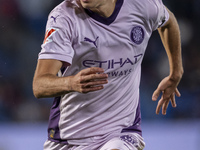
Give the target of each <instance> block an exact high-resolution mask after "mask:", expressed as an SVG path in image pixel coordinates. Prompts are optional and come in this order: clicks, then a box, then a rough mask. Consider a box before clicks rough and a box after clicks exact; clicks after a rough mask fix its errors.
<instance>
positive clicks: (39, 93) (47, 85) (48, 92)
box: [33, 74, 71, 98]
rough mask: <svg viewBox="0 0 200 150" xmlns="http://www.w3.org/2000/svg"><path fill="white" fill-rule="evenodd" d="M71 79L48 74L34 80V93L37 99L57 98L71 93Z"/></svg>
mask: <svg viewBox="0 0 200 150" xmlns="http://www.w3.org/2000/svg"><path fill="white" fill-rule="evenodd" d="M69 82H70V77H57V76H55V75H51V74H46V75H42V76H40V77H37V78H35V79H34V80H33V93H34V95H35V97H36V98H47V97H56V96H60V95H63V94H66V93H68V92H70V90H71V89H70V87H69V85H70V83H69Z"/></svg>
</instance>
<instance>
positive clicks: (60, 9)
mask: <svg viewBox="0 0 200 150" xmlns="http://www.w3.org/2000/svg"><path fill="white" fill-rule="evenodd" d="M84 13H85V12H84V10H83V8H82V7H81V5H80V4H79V3H78V2H77V1H76V0H65V1H63V2H62V3H61V4H59V5H58V6H56V7H55V8H54V9H53V10H52V11H51V12H50V14H49V16H48V25H52V24H55V23H56V24H59V23H60V24H63V25H67V26H68V25H70V24H74V23H76V20H77V18H80V15H81V14H82V15H83V14H84Z"/></svg>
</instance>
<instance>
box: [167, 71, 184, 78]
mask: <svg viewBox="0 0 200 150" xmlns="http://www.w3.org/2000/svg"><path fill="white" fill-rule="evenodd" d="M183 72H184V71H183V68H181V69H180V70H176V71H174V72H171V73H170V75H169V77H170V79H171V80H174V81H177V80H180V79H181V78H182V76H183Z"/></svg>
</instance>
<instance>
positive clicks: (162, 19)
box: [153, 0, 169, 30]
mask: <svg viewBox="0 0 200 150" xmlns="http://www.w3.org/2000/svg"><path fill="white" fill-rule="evenodd" d="M153 1H154V3H155V5H156V7H157V20H156V22H155V24H154V27H153V30H156V29H157V28H160V27H162V26H163V25H164V24H165V23H166V22H167V21H168V20H169V13H168V11H167V9H166V7H165V5H164V4H163V2H162V0H153Z"/></svg>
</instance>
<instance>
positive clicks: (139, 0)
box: [125, 0, 161, 20]
mask: <svg viewBox="0 0 200 150" xmlns="http://www.w3.org/2000/svg"><path fill="white" fill-rule="evenodd" d="M158 1H161V0H125V3H126V5H125V6H126V7H129V8H130V9H131V10H132V11H135V13H138V15H139V14H140V15H142V16H143V17H144V18H145V19H155V20H156V18H157V14H158V7H159V6H158V3H159V2H158Z"/></svg>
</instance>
